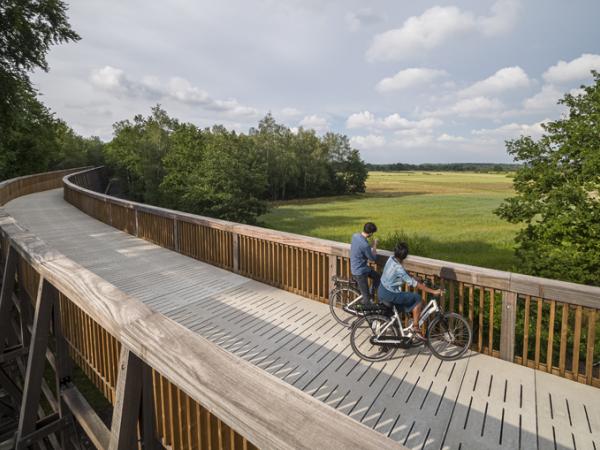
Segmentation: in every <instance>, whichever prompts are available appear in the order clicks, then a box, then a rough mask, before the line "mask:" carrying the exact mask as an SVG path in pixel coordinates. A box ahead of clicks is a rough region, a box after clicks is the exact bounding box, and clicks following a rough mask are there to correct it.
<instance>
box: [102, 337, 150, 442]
mask: <svg viewBox="0 0 600 450" xmlns="http://www.w3.org/2000/svg"><path fill="white" fill-rule="evenodd" d="M140 381H141V383H140ZM138 420H139V421H140V425H141V434H142V442H143V448H145V449H155V448H159V447H158V446H157V441H156V430H155V427H154V400H153V391H152V374H151V369H150V367H148V366H147V365H146V364H145V363H144V362H143V361H142V360H141V359H140V358H138V357H137V356H136V355H135V354H134V353H132V352H130V351H129V350H128V349H127V348H125V347H122V349H121V357H120V360H119V376H118V378H117V389H116V404H115V408H114V410H113V418H112V426H111V437H110V444H109V446H108V448H109V450H127V449H131V448H135V445H136V441H137V425H138Z"/></svg>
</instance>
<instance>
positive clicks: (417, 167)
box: [367, 163, 520, 172]
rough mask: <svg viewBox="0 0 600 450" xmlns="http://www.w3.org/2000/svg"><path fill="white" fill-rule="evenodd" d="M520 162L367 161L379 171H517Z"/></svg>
mask: <svg viewBox="0 0 600 450" xmlns="http://www.w3.org/2000/svg"><path fill="white" fill-rule="evenodd" d="M519 167H520V165H519V164H507V163H446V164H444V163H425V164H407V163H391V164H370V163H367V169H368V170H369V171H377V172H407V171H423V172H515V171H516V170H517V169H519Z"/></svg>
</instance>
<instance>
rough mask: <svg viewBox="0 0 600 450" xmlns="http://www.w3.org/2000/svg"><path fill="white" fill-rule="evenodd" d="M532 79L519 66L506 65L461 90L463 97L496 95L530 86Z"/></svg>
mask: <svg viewBox="0 0 600 450" xmlns="http://www.w3.org/2000/svg"><path fill="white" fill-rule="evenodd" d="M530 84H531V80H530V79H529V77H528V76H527V74H526V73H525V71H524V70H523V69H521V68H520V67H519V66H514V67H505V68H503V69H500V70H498V71H497V72H496V73H495V74H494V75H492V76H490V77H488V78H486V79H485V80H481V81H478V82H476V83H474V84H472V85H471V86H469V87H468V88H465V89H463V90H461V91H460V92H459V93H458V95H459V96H461V97H476V96H480V95H490V94H492V95H494V94H499V93H501V92H504V91H507V90H511V89H518V88H523V87H528V86H529V85H530Z"/></svg>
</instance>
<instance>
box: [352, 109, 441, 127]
mask: <svg viewBox="0 0 600 450" xmlns="http://www.w3.org/2000/svg"><path fill="white" fill-rule="evenodd" d="M442 123H443V122H442V120H440V119H437V118H432V117H426V118H424V119H421V120H408V119H406V118H404V117H402V116H400V115H399V114H397V113H394V114H390V115H389V116H386V117H384V118H382V119H379V118H377V117H376V116H375V114H373V113H372V112H369V111H362V112H359V113H355V114H352V115H350V117H348V120H346V128H348V129H353V128H371V129H377V130H398V129H413V128H414V129H421V130H423V129H432V128H435V127H438V126H440V125H442Z"/></svg>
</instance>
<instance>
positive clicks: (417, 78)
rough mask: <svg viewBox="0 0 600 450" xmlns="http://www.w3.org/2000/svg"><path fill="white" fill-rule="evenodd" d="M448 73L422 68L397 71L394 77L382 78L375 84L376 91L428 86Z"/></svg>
mask: <svg viewBox="0 0 600 450" xmlns="http://www.w3.org/2000/svg"><path fill="white" fill-rule="evenodd" d="M447 74H448V73H447V72H446V71H445V70H436V69H426V68H422V67H411V68H409V69H404V70H401V71H399V72H398V73H397V74H396V75H394V76H393V77H389V78H384V79H383V80H381V81H380V82H379V83H377V86H376V89H377V90H378V91H379V92H389V91H396V90H401V89H407V88H410V87H414V86H418V85H423V84H429V83H431V82H432V81H434V80H436V79H438V78H440V77H443V76H446V75H447Z"/></svg>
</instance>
